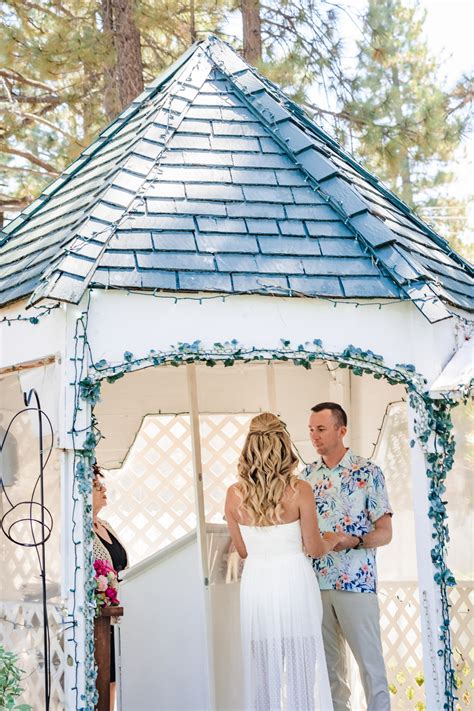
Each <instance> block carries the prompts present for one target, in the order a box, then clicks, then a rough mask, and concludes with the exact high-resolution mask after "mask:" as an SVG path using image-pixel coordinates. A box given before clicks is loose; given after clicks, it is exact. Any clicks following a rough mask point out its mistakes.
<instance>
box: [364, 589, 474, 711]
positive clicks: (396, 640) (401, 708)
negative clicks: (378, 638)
mask: <svg viewBox="0 0 474 711" xmlns="http://www.w3.org/2000/svg"><path fill="white" fill-rule="evenodd" d="M378 597H379V604H380V624H381V628H382V644H383V650H384V659H385V664H386V667H387V676H388V683H389V686H390V697H391V707H392V711H430V710H429V709H426V707H425V691H424V689H425V686H424V671H423V652H422V646H421V628H420V611H419V599H418V588H417V585H416V583H393V584H392V583H384V584H383V585H382V586H381V587H380V589H379V593H378ZM449 600H450V604H451V610H450V617H451V633H452V644H453V650H454V655H453V656H454V659H453V663H454V667H455V671H456V686H457V695H458V700H457V702H456V705H455V710H456V711H467V710H468V709H471V708H472V699H473V688H474V674H473V668H474V618H473V615H472V609H473V606H474V586H473V584H472V583H461V584H460V585H459V586H457V587H456V588H453V589H452V590H450V594H449ZM351 686H352V688H353V689H354V692H355V693H354V696H355V699H354V700H353V711H365V708H366V706H365V700H364V695H363V692H362V688H361V684H360V680H359V679H358V674H357V673H353V679H352V684H351Z"/></svg>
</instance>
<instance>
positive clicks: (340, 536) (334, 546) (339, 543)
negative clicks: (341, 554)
mask: <svg viewBox="0 0 474 711" xmlns="http://www.w3.org/2000/svg"><path fill="white" fill-rule="evenodd" d="M322 535H323V538H324V540H325V541H328V542H329V543H330V544H331V550H333V551H341V550H343V549H344V548H347V546H344V545H343V541H344V540H345V539H346V538H348V537H349V538H351V537H352V536H346V534H345V533H339V532H332V531H326V533H323V534H322ZM356 540H357V539H356Z"/></svg>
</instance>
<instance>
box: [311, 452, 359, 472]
mask: <svg viewBox="0 0 474 711" xmlns="http://www.w3.org/2000/svg"><path fill="white" fill-rule="evenodd" d="M351 462H352V450H351V448H350V447H349V449H348V450H347V452H346V453H345V455H344V456H343V458H342V459H341V461H340V462H339V463H338V464H336V466H335V467H332V469H338V468H339V467H341V468H342V469H345V468H346V467H350V465H351ZM314 466H315V468H316V469H323V468H324V469H328V470H329V471H332V470H331V469H329V467H327V466H326V465H325V463H324V460H323V458H322V457H318V458H317V459H316V461H315V462H314Z"/></svg>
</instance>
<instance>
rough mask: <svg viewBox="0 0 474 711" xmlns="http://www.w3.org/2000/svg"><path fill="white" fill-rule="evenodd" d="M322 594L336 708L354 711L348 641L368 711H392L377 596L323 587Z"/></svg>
mask: <svg viewBox="0 0 474 711" xmlns="http://www.w3.org/2000/svg"><path fill="white" fill-rule="evenodd" d="M321 597H322V600H323V641H324V651H325V652H326V660H327V665H328V672H329V681H330V683H331V694H332V701H333V704H334V711H351V706H350V696H351V690H350V688H349V685H348V683H347V661H346V645H345V641H347V643H348V644H349V647H350V649H351V651H352V654H353V655H354V657H355V659H356V662H357V664H358V666H359V671H360V677H361V680H362V685H363V687H364V692H365V698H366V700H367V711H390V696H389V690H388V684H387V676H386V673H385V664H384V661H383V656H382V642H381V639H380V611H379V603H378V600H377V595H375V594H374V593H358V592H345V591H343V590H321ZM357 711H360V709H357Z"/></svg>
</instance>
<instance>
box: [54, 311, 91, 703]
mask: <svg viewBox="0 0 474 711" xmlns="http://www.w3.org/2000/svg"><path fill="white" fill-rule="evenodd" d="M65 308H66V326H65V332H64V350H63V355H62V357H61V362H60V381H61V382H60V390H59V392H60V402H59V412H60V417H59V420H58V447H59V450H60V466H61V559H62V576H61V579H62V590H61V595H62V597H63V599H64V600H65V602H66V605H67V612H68V613H74V618H75V621H76V627H75V630H74V634H75V642H76V643H77V646H76V644H75V643H74V642H73V641H72V639H73V630H72V629H68V630H67V631H66V632H65V633H64V654H65V656H66V659H72V660H74V659H75V658H77V660H78V668H77V677H76V669H75V665H74V664H72V665H70V664H68V663H66V664H65V667H64V669H65V675H64V696H65V707H66V710H67V711H75V709H76V708H77V705H76V699H77V700H78V701H79V704H82V702H81V696H82V694H84V691H85V659H86V644H85V625H84V614H83V609H84V605H85V589H84V581H85V570H84V535H83V500H82V496H81V495H80V494H79V492H78V490H77V485H76V483H75V478H74V443H73V438H72V436H71V434H70V432H71V427H72V423H73V416H74V407H75V402H74V398H75V385H74V383H75V378H76V368H75V363H74V354H75V340H74V334H75V328H76V320H77V318H78V317H79V316H80V314H81V311H82V308H83V307H81V306H72V305H69V304H68V305H67V306H65ZM79 343H80V347H79V353H78V355H79V356H80V357H81V358H82V357H86V356H85V355H84V353H83V350H84V349H83V339H81V340H80V341H79ZM80 370H81V362H79V363H78V364H77V372H78V373H79V372H80ZM80 407H81V410H80V411H79V412H78V416H77V420H76V429H84V428H86V427H88V426H89V424H90V421H91V408H90V406H89V405H88V404H87V403H85V402H84V401H83V400H81V402H80ZM84 437H85V433H84V434H80V435H79V436H78V437H77V439H76V447H80V446H81V444H82V442H83V440H84ZM73 496H76V497H78V501H77V502H76V505H75V507H74V501H73ZM73 509H74V520H75V522H76V525H75V530H74V538H75V540H76V541H79V544H78V545H77V546H76V545H74V543H73V530H72V525H73ZM76 562H77V566H78V570H76V569H75V568H76ZM73 590H75V592H73ZM74 601H75V602H74ZM71 623H72V618H70V617H68V618H67V624H66V625H65V626H66V628H68V627H70V625H71ZM76 684H77V689H76V688H75V686H76Z"/></svg>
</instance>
